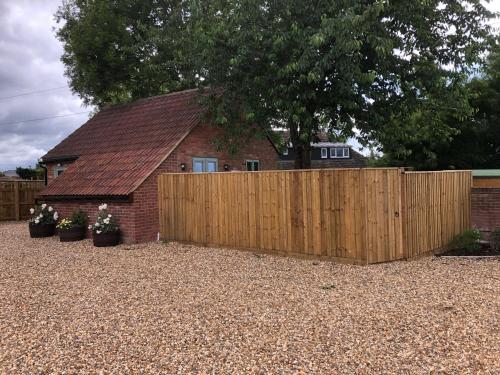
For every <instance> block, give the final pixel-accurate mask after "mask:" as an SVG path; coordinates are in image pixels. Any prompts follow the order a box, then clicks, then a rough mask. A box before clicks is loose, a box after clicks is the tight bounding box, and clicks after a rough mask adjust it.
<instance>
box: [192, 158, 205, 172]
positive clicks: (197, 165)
mask: <svg viewBox="0 0 500 375" xmlns="http://www.w3.org/2000/svg"><path fill="white" fill-rule="evenodd" d="M193 172H203V160H195V161H194V162H193Z"/></svg>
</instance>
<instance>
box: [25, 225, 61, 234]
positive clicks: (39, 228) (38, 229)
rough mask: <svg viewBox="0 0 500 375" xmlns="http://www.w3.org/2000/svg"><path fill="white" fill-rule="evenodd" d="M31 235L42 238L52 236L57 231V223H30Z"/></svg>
mask: <svg viewBox="0 0 500 375" xmlns="http://www.w3.org/2000/svg"><path fill="white" fill-rule="evenodd" d="M29 228H30V237H31V238H41V237H50V236H53V235H54V234H55V233H56V225H55V224H35V223H29Z"/></svg>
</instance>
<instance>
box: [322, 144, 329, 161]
mask: <svg viewBox="0 0 500 375" xmlns="http://www.w3.org/2000/svg"><path fill="white" fill-rule="evenodd" d="M326 158H328V149H327V148H326V147H322V148H321V159H326Z"/></svg>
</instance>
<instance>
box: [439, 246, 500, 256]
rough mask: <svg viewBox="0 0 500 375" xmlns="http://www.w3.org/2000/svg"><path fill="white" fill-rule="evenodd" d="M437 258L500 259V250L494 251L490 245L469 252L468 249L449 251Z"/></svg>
mask: <svg viewBox="0 0 500 375" xmlns="http://www.w3.org/2000/svg"><path fill="white" fill-rule="evenodd" d="M437 256H443V257H446V256H452V257H457V256H458V257H464V256H466V257H491V256H493V257H494V256H497V257H500V250H498V249H493V248H492V247H490V246H489V245H485V244H482V245H481V247H480V248H478V249H475V250H472V251H471V250H467V249H452V250H447V251H445V252H444V253H441V254H437Z"/></svg>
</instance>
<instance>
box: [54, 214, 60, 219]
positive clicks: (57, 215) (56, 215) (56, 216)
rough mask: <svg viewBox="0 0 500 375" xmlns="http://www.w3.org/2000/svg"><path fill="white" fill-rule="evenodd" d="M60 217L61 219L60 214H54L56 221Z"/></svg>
mask: <svg viewBox="0 0 500 375" xmlns="http://www.w3.org/2000/svg"><path fill="white" fill-rule="evenodd" d="M58 217H59V214H58V213H57V212H54V220H57V218H58Z"/></svg>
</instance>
